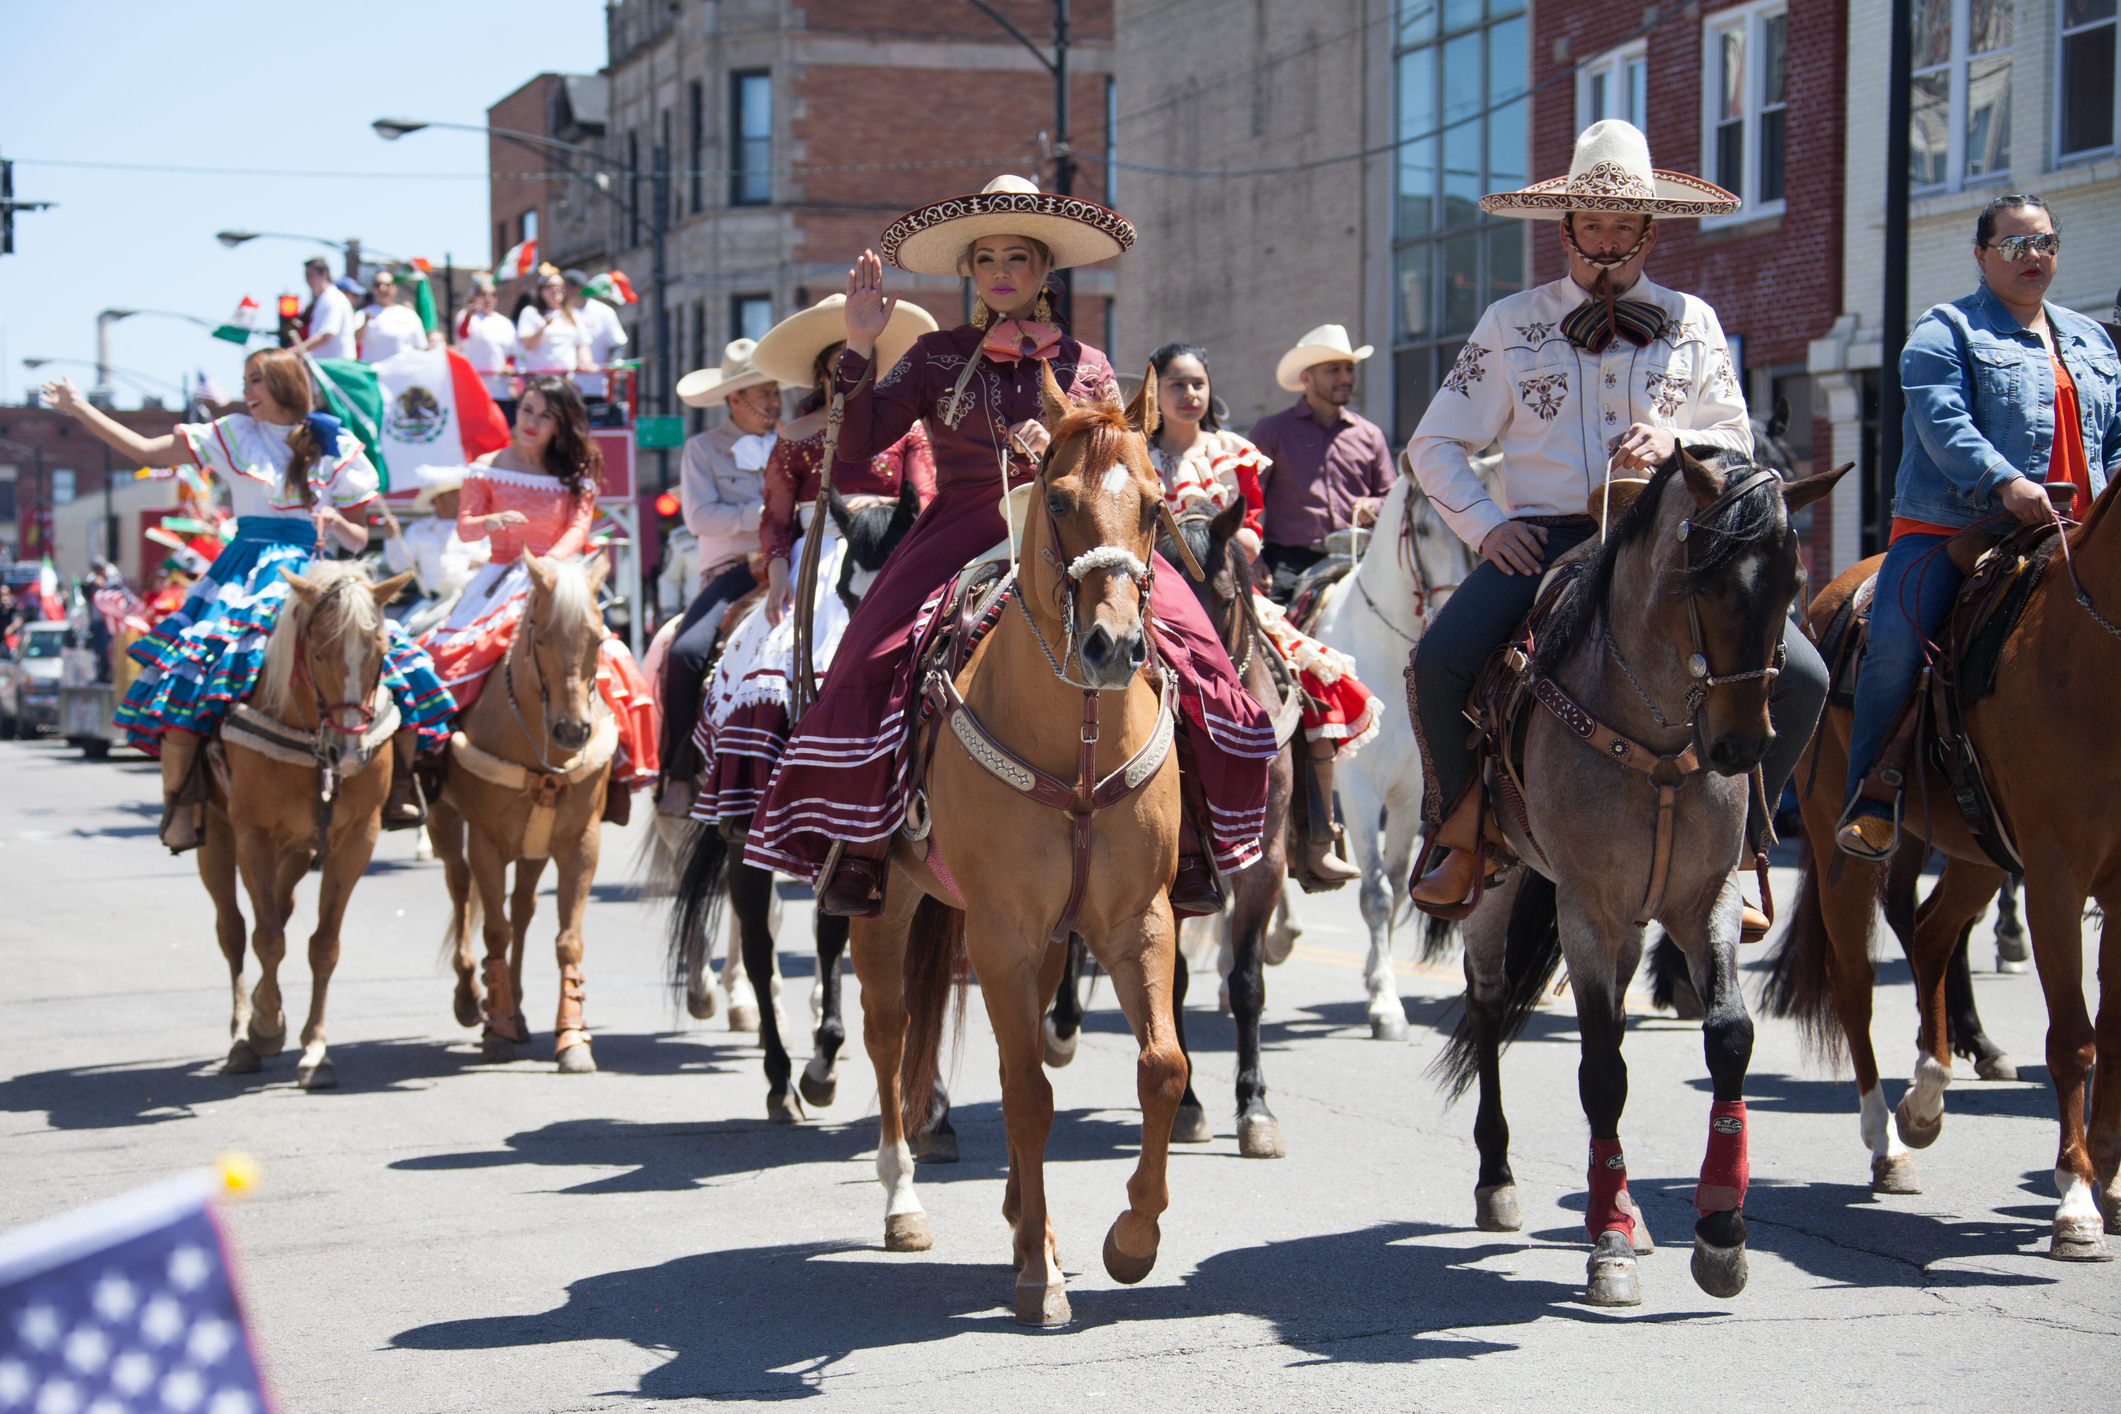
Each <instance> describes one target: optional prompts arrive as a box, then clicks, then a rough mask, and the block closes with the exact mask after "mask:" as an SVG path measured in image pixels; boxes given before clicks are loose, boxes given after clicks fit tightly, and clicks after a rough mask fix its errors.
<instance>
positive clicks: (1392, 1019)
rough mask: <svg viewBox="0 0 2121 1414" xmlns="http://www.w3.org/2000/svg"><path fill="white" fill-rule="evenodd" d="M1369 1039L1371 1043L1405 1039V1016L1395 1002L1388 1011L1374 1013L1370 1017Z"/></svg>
mask: <svg viewBox="0 0 2121 1414" xmlns="http://www.w3.org/2000/svg"><path fill="white" fill-rule="evenodd" d="M1370 1039H1371V1040H1373V1041H1404V1040H1406V1039H1407V1014H1406V1013H1405V1012H1404V1011H1402V1010H1400V1004H1399V1003H1398V1002H1397V1001H1396V1000H1395V1001H1394V1002H1393V1003H1392V1009H1391V1010H1390V1011H1383V1012H1376V1013H1373V1014H1372V1015H1371V1017H1370Z"/></svg>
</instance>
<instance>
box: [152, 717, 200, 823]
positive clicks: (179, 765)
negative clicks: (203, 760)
mask: <svg viewBox="0 0 2121 1414" xmlns="http://www.w3.org/2000/svg"><path fill="white" fill-rule="evenodd" d="M198 759H199V734H198V733H197V732H188V731H186V730H184V729H183V728H182V727H171V728H170V729H169V730H168V731H166V732H164V733H162V823H161V825H160V826H158V827H157V828H156V831H155V836H156V838H158V839H160V840H161V841H162V843H163V844H164V845H166V846H168V848H169V852H170V853H171V854H182V853H184V852H185V851H186V850H192V849H197V848H198V847H199V843H200V841H201V839H203V838H204V836H205V824H206V822H205V820H204V819H203V818H202V814H201V812H202V811H203V809H204V807H203V806H202V805H201V804H200V803H198V802H197V801H180V800H179V799H178V797H179V796H180V795H184V794H187V793H188V792H186V791H185V789H184V787H185V785H186V783H187V782H189V781H190V779H191V775H192V768H193V766H194V765H196V764H197V762H198Z"/></svg>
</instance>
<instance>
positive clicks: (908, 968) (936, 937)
mask: <svg viewBox="0 0 2121 1414" xmlns="http://www.w3.org/2000/svg"><path fill="white" fill-rule="evenodd" d="M971 980H972V966H971V961H970V959H969V958H968V957H967V955H966V952H965V914H964V911H963V910H962V909H956V908H952V907H950V905H948V904H946V903H939V902H937V901H936V900H935V899H932V898H930V897H928V896H927V895H925V894H924V895H922V896H921V901H920V903H919V904H917V905H916V906H915V907H914V910H913V924H912V926H911V928H910V929H909V930H908V931H907V935H906V954H905V961H904V963H903V972H902V986H903V995H904V997H905V999H906V1049H905V1052H904V1053H903V1057H902V1058H901V1060H900V1061H899V1092H898V1101H899V1114H900V1117H901V1119H902V1120H903V1122H904V1124H905V1128H906V1137H907V1138H908V1139H909V1140H911V1139H913V1138H914V1137H916V1136H917V1135H919V1134H920V1133H921V1132H922V1131H924V1130H925V1129H927V1127H928V1100H929V1096H930V1095H931V1094H932V1093H933V1092H934V1090H935V1078H936V1076H937V1075H939V1074H941V1072H942V1065H943V1030H944V1027H945V1022H946V1018H947V1019H948V1025H949V1028H950V1030H951V1032H952V1036H953V1039H961V1038H962V1037H963V1035H964V1030H965V990H966V988H967V986H968V985H969V984H970V982H971ZM953 996H954V1002H955V1004H954V1005H953Z"/></svg>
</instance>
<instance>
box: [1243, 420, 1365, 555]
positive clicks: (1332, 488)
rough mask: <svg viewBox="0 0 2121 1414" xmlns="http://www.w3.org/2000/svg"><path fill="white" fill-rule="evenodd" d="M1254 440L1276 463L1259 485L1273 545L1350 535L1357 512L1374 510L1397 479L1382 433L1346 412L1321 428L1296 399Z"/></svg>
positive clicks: (1255, 432) (1256, 427)
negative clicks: (1335, 533)
mask: <svg viewBox="0 0 2121 1414" xmlns="http://www.w3.org/2000/svg"><path fill="white" fill-rule="evenodd" d="M1252 441H1253V443H1254V445H1256V446H1257V447H1258V448H1259V449H1260V451H1262V452H1264V453H1266V455H1267V457H1268V458H1269V459H1270V460H1271V461H1272V462H1273V463H1274V465H1273V466H1272V467H1270V468H1268V470H1267V471H1266V472H1265V473H1264V474H1263V475H1262V476H1261V477H1260V479H1259V482H1260V492H1261V497H1262V500H1263V501H1264V508H1263V510H1262V513H1261V520H1262V521H1263V522H1264V524H1265V526H1266V532H1267V533H1266V537H1265V538H1266V540H1267V543H1268V544H1270V545H1316V544H1317V543H1318V542H1319V541H1321V540H1323V539H1325V538H1326V536H1327V535H1328V534H1330V533H1331V532H1333V531H1336V530H1346V529H1347V528H1348V527H1349V526H1351V525H1353V524H1354V523H1355V513H1356V511H1357V509H1358V508H1360V507H1362V506H1364V505H1366V504H1367V505H1369V506H1370V507H1371V508H1372V509H1373V510H1374V509H1375V506H1376V503H1377V502H1379V501H1382V500H1383V499H1384V497H1385V494H1386V493H1387V492H1389V491H1390V490H1391V489H1392V483H1393V482H1394V481H1395V480H1397V479H1398V478H1397V476H1396V475H1395V474H1394V472H1393V470H1392V451H1391V448H1389V447H1388V446H1386V445H1385V434H1384V432H1383V430H1382V429H1380V428H1379V427H1378V425H1377V424H1376V423H1374V422H1372V421H1370V420H1369V419H1368V418H1365V417H1361V416H1359V415H1357V414H1355V413H1352V412H1349V411H1348V410H1347V409H1346V408H1342V409H1341V410H1340V420H1339V421H1338V422H1336V423H1335V424H1334V425H1333V426H1331V427H1321V426H1319V425H1318V423H1317V422H1316V421H1315V420H1314V419H1313V418H1312V416H1311V404H1310V402H1309V400H1308V399H1305V398H1298V399H1297V400H1296V406H1294V407H1292V408H1290V409H1289V410H1288V411H1287V412H1277V413H1271V414H1269V415H1268V416H1266V417H1263V418H1261V419H1260V420H1259V421H1258V422H1257V423H1255V424H1253V427H1252Z"/></svg>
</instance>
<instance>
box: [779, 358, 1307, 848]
mask: <svg viewBox="0 0 2121 1414" xmlns="http://www.w3.org/2000/svg"><path fill="white" fill-rule="evenodd" d="M981 338H982V335H981V331H979V330H978V329H975V328H973V327H972V326H971V325H969V324H966V325H960V326H959V327H958V328H955V329H944V330H938V331H936V332H934V333H931V334H924V335H922V336H921V337H920V339H919V340H918V341H917V342H916V343H915V344H914V345H913V348H912V351H911V352H909V353H908V354H907V355H906V357H905V358H903V359H901V360H900V361H899V362H898V364H897V365H895V366H894V367H893V368H892V369H891V370H890V371H889V372H887V373H885V374H884V375H883V377H882V378H881V379H880V380H879V381H878V382H877V383H876V384H875V386H874V387H869V388H864V389H862V391H861V392H860V393H859V394H856V395H854V396H850V397H849V398H848V399H847V410H846V419H845V422H844V424H843V425H842V427H841V430H840V455H841V457H842V458H844V459H851V460H858V459H860V458H863V457H867V456H871V455H874V454H875V453H877V452H880V451H882V450H883V449H885V448H887V447H889V446H890V445H891V444H892V443H894V442H896V441H897V440H898V439H899V438H901V437H903V436H905V435H906V432H907V430H908V429H909V428H911V427H912V426H913V423H914V421H915V419H925V420H926V422H927V427H928V441H929V444H930V446H931V447H932V448H933V451H934V455H935V481H936V494H935V499H934V501H932V502H930V503H929V506H928V509H927V510H926V511H924V512H922V514H921V518H920V520H919V521H917V522H916V523H915V524H914V527H913V529H912V530H911V531H910V532H908V534H907V536H906V538H905V539H904V540H903V541H901V542H900V543H899V547H898V549H897V550H896V551H895V552H894V553H893V554H892V556H891V558H890V560H889V561H887V562H886V563H885V565H884V568H883V570H882V571H881V573H879V574H878V576H877V578H876V581H875V583H873V584H871V585H870V587H869V593H868V595H867V596H866V597H865V598H864V599H863V600H862V603H861V607H860V608H858V609H857V610H855V612H854V617H853V619H852V620H851V621H850V622H849V623H848V625H847V630H846V633H845V634H844V635H843V636H842V638H841V640H840V646H839V651H838V652H837V653H836V654H835V655H834V657H833V660H832V666H831V668H830V669H828V670H827V671H826V673H825V680H824V683H823V685H822V686H821V687H820V689H819V691H818V700H817V703H816V705H814V706H813V707H811V708H810V710H809V711H808V712H807V713H805V714H804V716H803V720H802V723H801V725H800V726H798V727H797V728H796V731H795V734H794V736H793V737H791V738H790V739H789V742H788V745H787V748H786V750H785V751H784V752H783V753H782V756H781V761H780V765H779V766H778V768H776V769H775V771H774V773H773V779H772V781H771V783H770V784H769V785H768V786H767V788H766V795H765V798H764V800H763V801H761V802H760V805H759V808H758V812H757V814H756V815H755V816H754V817H753V819H752V826H751V835H750V841H749V843H748V845H747V847H746V849H745V854H744V859H745V862H746V863H748V864H751V865H754V866H756V867H758V868H762V869H778V870H781V871H783V872H785V873H789V874H793V875H795V876H797V877H798V878H804V879H815V878H816V875H817V872H818V869H819V867H820V866H821V865H822V864H823V863H824V861H825V856H826V854H827V853H828V852H829V851H830V849H831V847H832V842H833V841H834V840H844V841H846V842H847V843H848V845H850V846H856V847H858V846H862V845H874V844H877V843H879V842H882V841H885V840H887V839H888V837H889V836H890V834H891V832H892V831H894V830H896V829H898V828H899V825H900V824H901V822H902V821H903V820H904V818H905V812H906V792H907V787H906V776H905V771H906V755H907V753H906V750H905V747H906V742H907V738H908V733H909V730H910V728H911V726H912V720H913V716H914V714H915V712H916V711H917V696H918V690H919V684H917V683H915V682H914V681H913V673H914V669H915V662H914V644H915V640H916V636H917V635H918V634H924V633H925V632H926V631H927V630H928V628H929V624H928V622H927V620H928V619H930V618H931V617H932V616H933V608H932V606H929V601H930V600H931V599H932V598H933V597H934V596H935V594H936V593H937V591H938V590H940V589H941V588H942V586H943V585H944V584H945V583H946V582H948V581H949V579H950V578H951V577H952V576H953V575H955V574H956V573H957V572H958V571H959V570H961V569H963V568H964V566H965V565H966V564H967V563H968V562H969V561H970V560H972V559H973V558H974V557H975V556H977V555H980V554H983V553H985V552H986V551H988V550H990V549H992V548H994V546H995V545H997V544H999V543H1000V542H1001V540H1002V539H1003V537H1004V535H1005V534H1006V533H1007V527H1006V525H1005V523H1004V522H1003V519H1002V512H1001V479H1002V467H1003V461H1002V456H1003V452H1002V449H1003V448H1005V447H1009V442H1008V437H1007V433H1008V429H1009V428H1010V427H1013V426H1015V425H1016V424H1017V423H1019V422H1023V421H1025V420H1026V419H1029V418H1036V417H1037V416H1038V415H1039V412H1040V405H1039V390H1040V387H1041V385H1042V379H1041V375H1040V372H1039V366H1038V363H1037V361H1036V360H1033V359H1029V358H1026V359H1021V360H1017V361H1015V362H1002V363H997V362H994V361H992V360H991V359H990V360H983V361H982V363H981V365H980V367H979V369H978V371H977V372H976V373H975V374H974V375H973V377H972V380H971V382H970V383H969V384H968V385H967V387H966V390H965V395H964V398H963V400H962V403H961V406H960V410H959V416H958V418H957V425H956V426H954V427H953V426H951V425H950V424H948V423H947V422H945V421H944V419H943V411H944V405H945V404H946V403H947V402H949V400H950V395H951V392H952V390H953V389H954V388H955V387H956V386H957V381H958V378H959V376H960V375H961V374H963V372H964V370H965V363H966V360H967V359H968V358H970V357H971V356H972V354H973V352H974V351H975V350H976V349H977V348H978V347H979V345H980V342H981ZM863 369H864V363H863V361H862V360H861V359H860V358H858V357H856V356H854V355H853V354H846V355H843V356H842V360H841V367H840V386H841V388H842V389H843V390H851V389H852V387H853V385H854V383H855V382H856V381H857V380H858V379H859V378H860V376H861V374H862V371H863ZM1053 376H1054V378H1055V380H1056V381H1057V382H1058V383H1059V384H1060V386H1061V387H1062V389H1063V390H1065V391H1066V393H1067V394H1068V397H1069V399H1070V400H1071V401H1074V402H1089V401H1093V400H1096V399H1106V400H1110V401H1115V402H1116V401H1118V397H1119V391H1118V385H1117V384H1116V383H1115V382H1114V380H1113V377H1112V366H1111V365H1110V364H1109V363H1107V362H1106V360H1105V356H1104V355H1103V354H1102V353H1100V352H1098V351H1097V350H1096V349H1094V348H1091V347H1089V346H1087V345H1085V344H1082V343H1080V342H1078V341H1077V340H1075V339H1073V338H1068V337H1065V336H1064V337H1063V338H1062V339H1061V340H1060V344H1059V347H1058V348H1057V349H1056V350H1055V352H1054V356H1053ZM1008 456H1009V460H1008V462H1007V466H1008V478H1009V484H1010V485H1012V486H1015V485H1020V484H1022V483H1023V482H1026V481H1029V480H1031V479H1032V478H1033V477H1034V476H1036V475H1037V474H1038V467H1037V464H1036V463H1034V462H1033V461H1031V460H1030V459H1028V458H1026V457H1024V456H1023V455H1022V454H1021V453H1019V452H1016V451H1015V450H1014V449H1013V448H1011V449H1010V450H1009V452H1008ZM924 607H925V608H926V612H924ZM1149 609H1150V615H1151V631H1152V632H1154V633H1155V634H1156V636H1157V647H1158V650H1159V651H1160V652H1161V653H1162V654H1163V655H1164V658H1165V659H1166V661H1168V662H1169V663H1170V664H1171V666H1172V667H1173V669H1174V670H1175V671H1176V672H1177V675H1178V691H1179V702H1180V706H1181V708H1182V710H1183V712H1184V714H1185V718H1186V724H1187V728H1188V731H1187V735H1188V738H1189V740H1190V743H1191V746H1192V750H1193V757H1194V762H1195V764H1196V765H1197V766H1198V768H1199V772H1200V777H1199V779H1200V785H1201V788H1202V792H1203V794H1204V795H1205V796H1206V797H1207V801H1208V811H1209V817H1210V818H1209V821H1208V825H1209V830H1210V833H1211V834H1212V836H1213V840H1212V844H1211V848H1212V850H1213V852H1214V856H1215V865H1216V867H1217V868H1218V869H1220V870H1222V871H1223V872H1224V873H1229V872H1231V871H1233V870H1236V869H1240V868H1243V867H1244V866H1245V865H1247V864H1249V863H1251V862H1252V861H1253V860H1254V859H1256V858H1258V857H1259V837H1260V832H1261V830H1262V829H1263V828H1264V825H1265V820H1266V808H1267V763H1268V761H1270V760H1271V759H1272V758H1273V757H1274V756H1275V755H1276V754H1277V748H1276V746H1275V743H1274V727H1273V723H1272V722H1271V721H1270V720H1269V719H1268V717H1267V715H1266V713H1265V712H1264V711H1262V710H1261V709H1260V707H1259V706H1258V704H1256V703H1255V702H1253V700H1252V698H1251V697H1250V695H1248V694H1247V693H1246V692H1245V690H1244V687H1243V685H1242V684H1241V683H1240V682H1239V681H1238V677H1237V671H1236V669H1235V668H1234V667H1232V666H1231V663H1230V657H1229V654H1228V653H1226V652H1225V651H1224V650H1223V646H1222V643H1221V642H1220V641H1219V640H1218V639H1217V638H1216V636H1215V631H1214V629H1213V628H1212V627H1211V626H1210V624H1209V622H1208V619H1207V616H1206V615H1205V614H1204V613H1203V612H1202V611H1201V607H1200V603H1199V601H1198V600H1196V599H1195V598H1194V597H1193V593H1192V591H1191V590H1190V589H1189V588H1188V587H1187V585H1186V582H1185V579H1184V577H1183V576H1182V575H1181V574H1180V573H1179V572H1178V571H1176V570H1174V569H1172V568H1171V567H1170V566H1169V565H1167V564H1164V563H1162V561H1161V560H1159V561H1158V564H1157V574H1156V587H1155V590H1154V592H1153V594H1152V595H1151V597H1150V601H1149ZM859 852H861V853H864V854H872V855H873V854H878V853H881V850H878V849H874V848H871V849H861V850H859Z"/></svg>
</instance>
